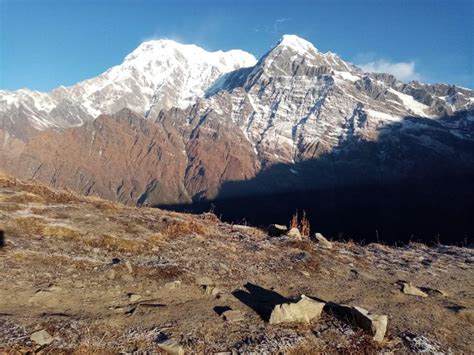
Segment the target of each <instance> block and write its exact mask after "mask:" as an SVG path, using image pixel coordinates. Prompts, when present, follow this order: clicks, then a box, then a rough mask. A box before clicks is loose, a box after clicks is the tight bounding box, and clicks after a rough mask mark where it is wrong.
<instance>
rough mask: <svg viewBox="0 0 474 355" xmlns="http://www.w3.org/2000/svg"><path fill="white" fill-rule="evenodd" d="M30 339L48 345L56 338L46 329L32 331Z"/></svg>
mask: <svg viewBox="0 0 474 355" xmlns="http://www.w3.org/2000/svg"><path fill="white" fill-rule="evenodd" d="M30 339H31V340H32V341H34V342H35V343H36V344H38V345H48V344H51V343H52V342H53V340H54V338H53V337H52V336H51V335H50V334H49V333H48V332H47V331H46V330H44V329H43V330H39V331H37V332H34V333H32V334H31V335H30Z"/></svg>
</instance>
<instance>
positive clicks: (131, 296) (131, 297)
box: [128, 293, 142, 303]
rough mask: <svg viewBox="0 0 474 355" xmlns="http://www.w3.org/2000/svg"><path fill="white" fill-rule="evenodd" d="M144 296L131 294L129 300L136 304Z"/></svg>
mask: <svg viewBox="0 0 474 355" xmlns="http://www.w3.org/2000/svg"><path fill="white" fill-rule="evenodd" d="M141 298H142V296H141V295H137V294H134V293H131V294H129V295H128V299H129V300H130V302H132V303H135V302H137V301H138V300H139V299H141Z"/></svg>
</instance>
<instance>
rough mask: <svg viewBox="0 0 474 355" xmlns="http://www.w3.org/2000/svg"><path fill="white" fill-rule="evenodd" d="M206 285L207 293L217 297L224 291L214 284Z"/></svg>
mask: <svg viewBox="0 0 474 355" xmlns="http://www.w3.org/2000/svg"><path fill="white" fill-rule="evenodd" d="M204 287H205V293H206V295H211V296H214V297H217V296H219V295H220V294H221V293H222V291H221V290H220V289H218V288H217V287H214V286H204Z"/></svg>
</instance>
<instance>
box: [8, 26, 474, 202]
mask: <svg viewBox="0 0 474 355" xmlns="http://www.w3.org/2000/svg"><path fill="white" fill-rule="evenodd" d="M197 54H199V56H197ZM193 56H194V57H193ZM170 58H171V59H170ZM252 64H254V63H253V59H252V57H251V56H250V55H248V54H246V53H243V52H238V51H231V52H227V53H221V52H216V53H207V52H204V51H202V50H201V49H199V48H197V47H194V46H182V45H178V44H176V43H170V42H169V41H157V42H151V43H149V42H147V43H144V44H143V45H141V46H140V47H139V48H138V49H137V50H135V51H134V52H132V53H131V54H130V55H129V56H127V58H126V59H125V61H124V63H123V64H122V65H120V66H117V67H114V68H112V69H110V70H109V71H107V72H106V73H104V74H103V75H102V76H99V77H98V78H95V79H91V80H89V81H86V82H83V83H80V84H78V85H76V86H74V87H71V88H59V89H57V90H55V91H53V92H52V93H50V94H47V95H46V94H39V93H33V94H32V93H29V92H23V91H20V92H16V93H2V94H1V95H0V100H3V101H2V102H3V103H5V102H7V103H8V104H7V105H6V107H7V109H6V110H3V111H2V115H3V116H1V117H2V119H1V120H0V122H1V125H2V126H0V128H1V129H2V131H1V132H2V133H3V136H2V137H3V146H4V152H3V156H2V159H3V160H2V165H3V167H4V169H6V170H8V171H9V172H11V173H14V174H16V175H18V176H21V177H26V178H31V177H33V178H38V179H40V180H43V181H46V182H47V183H49V184H52V185H55V186H58V185H65V186H70V187H73V188H74V189H76V190H79V191H81V192H82V193H86V194H99V195H101V196H104V197H107V198H110V199H117V200H120V201H123V202H128V203H133V204H135V203H139V204H172V203H189V202H191V201H197V200H203V199H204V200H206V199H214V198H219V197H229V196H235V195H239V194H254V193H257V192H258V193H262V191H264V192H266V193H268V194H272V193H278V192H282V191H291V190H295V189H296V190H302V191H304V190H309V189H314V188H318V187H324V186H327V185H334V184H339V185H342V186H345V185H348V184H361V183H362V184H363V183H367V182H373V181H377V182H382V183H383V182H390V181H397V180H401V179H404V178H413V177H414V178H417V179H425V178H427V177H430V176H432V175H436V174H438V173H440V172H443V173H444V172H449V174H454V175H457V176H459V175H463V174H465V172H466V171H469V172H472V171H473V170H474V154H473V152H474V118H473V102H474V92H473V91H471V90H468V89H464V88H460V87H456V86H453V85H445V84H437V85H428V84H421V83H418V82H411V83H408V84H406V83H402V82H400V81H398V80H397V79H396V78H394V77H393V76H391V75H388V74H376V73H364V72H362V71H361V70H360V69H359V68H357V67H355V66H353V65H351V64H349V63H346V62H344V61H343V60H342V59H341V58H339V57H338V56H337V55H335V54H333V53H321V52H319V51H318V50H317V49H316V48H315V47H314V46H313V45H312V44H311V43H309V42H307V41H305V40H303V39H301V38H298V37H297V36H291V35H287V36H284V37H283V39H282V40H281V41H280V42H279V43H278V44H277V45H276V46H275V47H274V48H273V49H272V50H270V51H269V52H268V53H267V54H266V55H264V56H263V57H262V58H261V59H260V60H259V61H258V62H257V63H256V64H255V65H253V66H250V67H246V66H249V65H252ZM234 69H235V70H234ZM44 95H46V96H44ZM59 97H63V99H61V100H63V101H61V100H60V101H54V100H56V98H59ZM15 100H16V101H15ZM64 100H70V101H71V102H75V104H74V105H72V106H71V105H67V104H66V102H65V101H64ZM28 102H29V103H32V104H31V105H33V106H35V107H38V105H40V106H41V107H43V108H44V110H42V111H41V112H42V115H43V116H44V117H43V116H38V115H37V114H36V113H34V112H33V111H32V110H30V109H28V107H31V105H30V106H28V105H27V103H28ZM68 102H69V101H68ZM72 107H74V111H72ZM124 107H127V109H126V110H122V111H119V109H121V108H124ZM114 111H119V112H118V113H116V114H113V112H114ZM132 111H136V113H133V112H132ZM104 112H105V113H107V114H106V115H100V116H99V117H98V118H97V119H95V120H93V119H92V117H93V116H95V115H97V114H99V113H104ZM110 113H112V114H110ZM38 117H39V118H38ZM33 118H34V119H33ZM32 120H33V121H34V122H35V125H33V126H34V127H36V128H41V129H42V130H43V131H42V132H41V133H39V134H38V133H37V129H35V128H34V127H33V128H28V129H29V130H31V131H32V132H33V133H32V132H30V131H27V130H21V129H19V128H20V127H28V125H27V124H26V123H27V122H32ZM51 122H53V123H51ZM48 125H49V126H48ZM51 125H54V126H55V127H56V128H58V127H65V126H71V125H75V126H77V127H73V128H68V129H60V130H58V129H56V130H52V129H47V127H50V126H51ZM12 137H13V138H12ZM0 143H1V142H0ZM252 179H253V180H254V181H255V183H250V184H243V185H235V184H234V185H232V182H238V181H247V180H252ZM224 184H227V185H226V186H224ZM229 184H231V185H229ZM229 186H232V188H229Z"/></svg>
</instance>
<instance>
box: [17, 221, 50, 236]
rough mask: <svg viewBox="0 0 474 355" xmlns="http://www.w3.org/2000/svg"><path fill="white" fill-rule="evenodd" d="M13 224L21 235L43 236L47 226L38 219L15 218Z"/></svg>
mask: <svg viewBox="0 0 474 355" xmlns="http://www.w3.org/2000/svg"><path fill="white" fill-rule="evenodd" d="M15 223H16V225H17V226H18V227H19V231H20V232H21V233H22V234H43V230H44V227H46V225H47V224H46V222H45V220H44V219H43V218H39V217H18V218H15Z"/></svg>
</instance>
